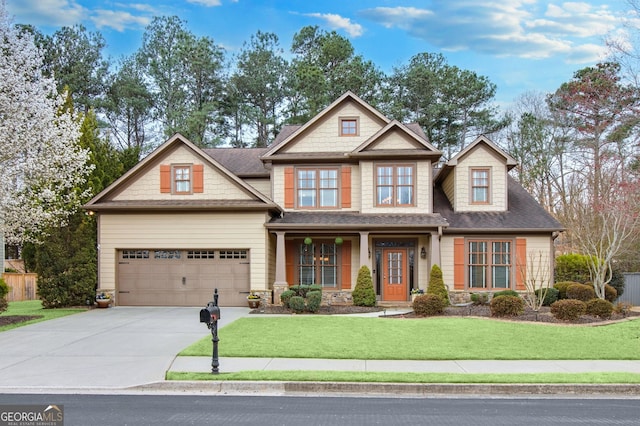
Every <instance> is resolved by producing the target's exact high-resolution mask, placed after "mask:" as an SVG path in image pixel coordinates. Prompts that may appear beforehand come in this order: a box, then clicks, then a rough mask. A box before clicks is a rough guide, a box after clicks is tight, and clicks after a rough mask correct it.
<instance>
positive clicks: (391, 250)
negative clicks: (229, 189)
mask: <svg viewBox="0 0 640 426" xmlns="http://www.w3.org/2000/svg"><path fill="white" fill-rule="evenodd" d="M444 226H446V221H445V220H444V219H442V217H440V215H437V214H435V215H433V214H429V215H413V214H412V215H367V214H359V213H323V214H322V213H321V214H318V213H298V212H290V213H285V214H284V216H282V217H280V218H276V219H273V220H272V221H271V222H269V223H268V224H267V228H268V229H269V231H270V232H271V233H272V234H273V235H274V236H275V254H276V255H275V265H274V267H275V280H274V282H273V292H274V303H276V304H278V303H279V302H280V297H279V295H280V294H281V292H282V291H284V290H285V289H286V288H288V287H289V286H291V285H297V284H318V285H321V286H322V288H323V295H324V302H325V303H346V304H348V303H350V301H351V299H350V298H351V291H352V290H353V288H354V287H355V285H356V280H357V275H358V271H359V270H360V268H361V267H362V266H367V267H368V268H369V270H370V271H371V274H372V278H373V283H374V290H375V292H376V296H377V299H378V301H380V302H407V301H409V300H410V299H411V290H412V289H415V288H422V289H426V286H427V284H428V277H429V271H430V269H431V266H432V265H434V264H440V237H441V235H442V228H443V227H444Z"/></svg>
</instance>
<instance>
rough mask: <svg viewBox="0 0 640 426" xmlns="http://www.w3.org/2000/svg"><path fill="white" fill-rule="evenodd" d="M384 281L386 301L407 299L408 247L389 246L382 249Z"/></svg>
mask: <svg viewBox="0 0 640 426" xmlns="http://www.w3.org/2000/svg"><path fill="white" fill-rule="evenodd" d="M382 262H383V266H382V282H383V289H382V291H383V297H382V300H385V301H406V300H407V299H408V294H409V293H408V290H407V249H397V248H387V249H384V250H382Z"/></svg>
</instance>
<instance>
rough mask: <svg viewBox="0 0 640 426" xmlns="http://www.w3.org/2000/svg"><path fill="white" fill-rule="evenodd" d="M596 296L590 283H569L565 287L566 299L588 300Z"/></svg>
mask: <svg viewBox="0 0 640 426" xmlns="http://www.w3.org/2000/svg"><path fill="white" fill-rule="evenodd" d="M595 298H596V291H595V289H594V288H593V285H590V284H571V285H570V286H569V287H567V299H576V300H582V301H583V302H588V301H589V300H591V299H595Z"/></svg>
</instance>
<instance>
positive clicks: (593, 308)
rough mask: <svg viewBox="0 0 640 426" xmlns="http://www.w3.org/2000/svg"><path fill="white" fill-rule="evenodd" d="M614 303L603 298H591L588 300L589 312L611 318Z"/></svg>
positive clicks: (596, 315)
mask: <svg viewBox="0 0 640 426" xmlns="http://www.w3.org/2000/svg"><path fill="white" fill-rule="evenodd" d="M612 313H613V303H611V302H609V301H608V300H603V299H591V300H589V301H588V302H587V314H589V315H593V316H594V317H599V318H602V319H609V318H611V314H612Z"/></svg>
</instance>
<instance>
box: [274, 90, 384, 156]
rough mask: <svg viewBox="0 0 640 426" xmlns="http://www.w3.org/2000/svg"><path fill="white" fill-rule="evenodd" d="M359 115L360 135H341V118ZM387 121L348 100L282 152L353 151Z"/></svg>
mask: <svg viewBox="0 0 640 426" xmlns="http://www.w3.org/2000/svg"><path fill="white" fill-rule="evenodd" d="M343 117H357V118H358V119H359V124H358V126H359V131H360V133H359V135H358V136H340V118H343ZM385 124H386V123H381V122H380V121H379V120H378V119H377V118H374V117H373V116H371V115H369V113H368V112H367V111H366V110H365V109H362V108H359V107H358V106H356V104H355V103H352V102H347V103H345V104H343V105H342V106H341V107H340V108H336V109H335V110H333V111H332V112H331V113H329V114H328V115H327V116H325V117H323V118H322V120H320V122H319V123H317V124H316V125H315V126H312V128H310V129H308V130H307V131H306V132H305V134H304V135H302V137H300V138H299V140H297V141H295V142H294V143H291V144H288V145H287V146H286V147H285V148H284V149H283V150H282V151H281V152H288V153H293V152H345V151H353V150H354V149H356V148H357V147H358V146H360V145H361V144H362V143H363V142H364V141H366V140H367V139H368V138H369V137H371V136H372V135H373V134H375V133H376V132H377V131H379V130H380V129H381V128H382V127H383V126H384V125H385Z"/></svg>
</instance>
